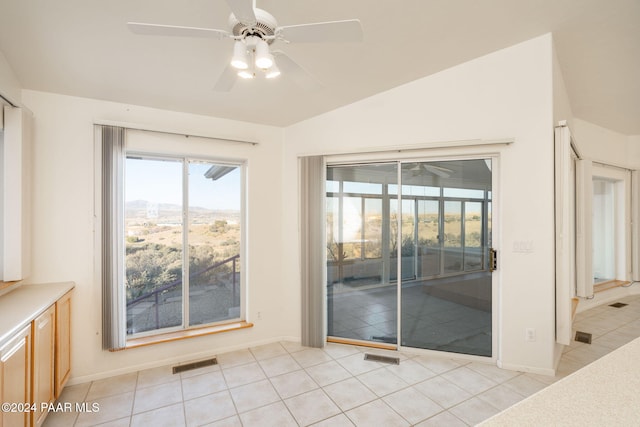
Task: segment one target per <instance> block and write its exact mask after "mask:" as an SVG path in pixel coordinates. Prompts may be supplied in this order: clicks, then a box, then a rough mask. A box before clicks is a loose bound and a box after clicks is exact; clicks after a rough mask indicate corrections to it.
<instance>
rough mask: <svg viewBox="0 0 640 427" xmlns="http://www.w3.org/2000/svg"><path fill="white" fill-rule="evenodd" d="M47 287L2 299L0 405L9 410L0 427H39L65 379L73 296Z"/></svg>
mask: <svg viewBox="0 0 640 427" xmlns="http://www.w3.org/2000/svg"><path fill="white" fill-rule="evenodd" d="M48 286H50V287H51V288H50V289H47V287H45V286H42V287H40V286H37V285H24V286H21V287H19V288H18V289H16V290H14V291H11V292H10V293H8V294H6V295H3V296H2V297H1V298H0V402H1V403H5V404H6V403H8V404H10V405H12V406H10V407H9V411H6V410H2V411H0V427H19V426H23V427H31V426H38V427H39V426H41V425H43V424H44V421H45V418H46V417H47V415H48V411H47V406H46V405H47V404H49V405H51V404H53V403H54V402H55V400H56V399H57V398H58V396H60V393H62V388H63V387H64V385H65V383H66V382H67V380H68V379H69V374H70V370H71V358H70V354H71V291H70V290H69V288H70V287H69V284H64V283H61V284H51V285H48ZM63 292H64V293H63ZM61 294H62V297H60V295H61ZM45 307H46V308H45ZM35 314H37V316H36V317H35V318H34V317H33V316H34V315H35ZM15 331H19V332H15ZM43 405H45V406H44V411H43V410H42V409H43ZM3 409H6V408H4V407H3Z"/></svg>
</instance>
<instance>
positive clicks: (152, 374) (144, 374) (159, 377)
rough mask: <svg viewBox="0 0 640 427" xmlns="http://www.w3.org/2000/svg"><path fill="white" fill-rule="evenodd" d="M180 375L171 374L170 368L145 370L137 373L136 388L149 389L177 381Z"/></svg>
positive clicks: (162, 367)
mask: <svg viewBox="0 0 640 427" xmlns="http://www.w3.org/2000/svg"><path fill="white" fill-rule="evenodd" d="M179 378H180V375H175V374H174V373H173V367H172V366H160V367H158V368H152V369H145V370H144V371H140V372H138V384H137V388H143V387H151V386H154V385H158V384H164V383H168V382H171V381H175V380H176V379H179Z"/></svg>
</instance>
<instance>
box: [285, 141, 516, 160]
mask: <svg viewBox="0 0 640 427" xmlns="http://www.w3.org/2000/svg"><path fill="white" fill-rule="evenodd" d="M514 142H515V138H502V139H493V140H485V139H468V140H458V141H437V142H427V143H422V144H414V145H396V146H383V147H366V148H363V149H358V148H353V149H352V150H349V151H328V152H327V151H325V152H321V153H301V154H298V157H307V156H329V157H331V156H345V155H346V156H349V155H359V154H385V153H405V152H412V151H421V150H427V149H442V148H469V147H486V146H492V145H511V144H513V143H514Z"/></svg>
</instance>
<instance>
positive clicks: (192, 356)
mask: <svg viewBox="0 0 640 427" xmlns="http://www.w3.org/2000/svg"><path fill="white" fill-rule="evenodd" d="M283 341H289V342H297V343H299V342H300V338H299V337H276V338H269V339H264V340H258V341H253V342H249V343H243V344H239V345H234V346H229V347H222V348H217V349H215V350H206V351H201V352H198V353H189V354H184V355H180V356H175V357H170V358H166V359H161V360H152V361H149V362H146V363H142V364H137V365H130V366H125V367H122V368H119V369H113V370H109V371H104V372H99V373H95V374H91V375H83V376H80V377H74V376H71V378H70V379H69V381H68V382H67V386H72V385H76V384H83V383H87V382H90V381H98V380H103V379H105V378H110V377H115V376H118V375H123V374H129V373H132V372H137V371H143V370H145V369H152V368H158V367H160V366H167V365H177V364H181V363H186V362H193V361H197V360H202V359H207V358H210V357H214V356H217V355H219V354H223V353H229V352H232V351H237V350H245V349H248V348H251V347H258V346H261V345H267V344H273V343H277V342H283ZM125 351H126V350H125Z"/></svg>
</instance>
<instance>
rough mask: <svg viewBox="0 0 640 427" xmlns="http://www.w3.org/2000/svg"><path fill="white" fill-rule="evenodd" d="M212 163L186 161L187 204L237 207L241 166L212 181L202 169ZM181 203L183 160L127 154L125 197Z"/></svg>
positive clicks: (129, 199)
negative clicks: (136, 156) (151, 158)
mask: <svg viewBox="0 0 640 427" xmlns="http://www.w3.org/2000/svg"><path fill="white" fill-rule="evenodd" d="M212 165H214V163H196V162H193V163H190V164H189V204H190V205H191V206H193V207H202V208H207V209H215V210H240V190H241V186H240V168H239V167H238V168H236V169H235V170H233V171H232V172H230V173H228V174H227V175H225V176H223V177H222V178H220V179H218V180H217V181H212V180H211V179H207V178H205V177H204V173H205V172H206V171H207V170H208V169H209V168H210V167H211V166H212ZM134 200H146V201H148V202H152V203H170V204H174V205H182V162H181V161H179V160H155V159H153V160H150V159H143V160H140V159H131V158H128V159H127V162H126V170H125V201H126V202H129V201H134Z"/></svg>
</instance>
